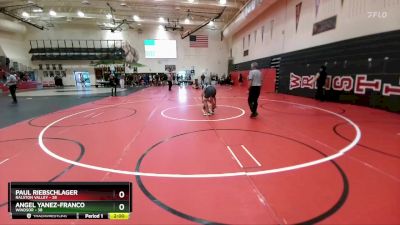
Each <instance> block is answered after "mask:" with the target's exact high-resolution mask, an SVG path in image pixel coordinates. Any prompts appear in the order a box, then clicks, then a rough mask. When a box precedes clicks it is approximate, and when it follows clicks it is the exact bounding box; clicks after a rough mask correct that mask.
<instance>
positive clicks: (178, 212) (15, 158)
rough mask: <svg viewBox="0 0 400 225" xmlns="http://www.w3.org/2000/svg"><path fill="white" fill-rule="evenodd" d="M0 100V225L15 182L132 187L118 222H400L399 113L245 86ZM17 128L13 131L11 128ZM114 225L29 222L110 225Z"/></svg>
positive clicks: (48, 221)
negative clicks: (207, 100) (209, 101)
mask: <svg viewBox="0 0 400 225" xmlns="http://www.w3.org/2000/svg"><path fill="white" fill-rule="evenodd" d="M124 93H125V94H124V96H118V97H106V96H105V95H98V96H95V95H94V96H91V97H90V96H89V97H88V96H87V97H83V96H80V95H78V96H55V97H34V98H32V99H27V98H26V97H21V98H20V99H19V104H18V105H17V106H14V105H11V104H9V102H10V101H11V99H10V98H9V97H6V96H3V97H1V98H0V102H1V104H2V107H1V109H0V116H1V124H0V125H1V127H3V128H2V129H0V193H3V194H2V195H0V206H1V208H0V221H1V224H25V223H26V221H24V220H14V221H13V220H11V219H10V218H9V215H8V212H7V195H6V194H4V193H7V183H8V182H10V181H49V182H59V181H85V182H86V181H105V182H106V181H130V182H132V183H133V184H134V186H133V212H132V214H131V218H130V219H129V220H127V221H118V222H117V223H118V224H196V223H200V224H294V223H296V224H301V223H303V224H314V223H321V224H399V223H400V213H399V208H400V201H399V199H400V114H395V113H390V112H386V111H383V110H377V109H371V108H366V107H361V106H355V105H345V104H339V103H332V102H317V101H315V100H314V99H308V98H302V97H296V96H289V95H282V94H274V93H262V96H261V97H260V100H259V110H258V111H259V116H258V117H257V118H255V119H251V118H250V117H249V115H250V114H249V110H248V106H247V90H246V88H245V87H228V86H218V87H217V109H216V114H215V115H213V116H203V114H202V112H201V99H200V96H201V91H200V90H195V89H192V88H191V87H178V86H174V87H173V90H172V91H171V92H169V91H168V88H167V87H166V86H165V87H150V88H145V89H141V90H131V91H130V92H129V91H127V92H124ZM16 122H18V123H16ZM109 222H110V221H97V220H96V221H87V220H85V221H79V220H76V221H75V220H74V221H65V220H64V221H53V220H46V221H45V222H43V221H31V223H32V224H43V223H45V224H108V223H109Z"/></svg>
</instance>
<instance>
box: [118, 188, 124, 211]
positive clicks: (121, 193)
mask: <svg viewBox="0 0 400 225" xmlns="http://www.w3.org/2000/svg"><path fill="white" fill-rule="evenodd" d="M118 197H119V198H121V199H123V198H124V197H125V192H123V191H120V192H119V193H118ZM118 208H119V210H121V211H123V210H124V209H125V205H124V204H122V203H121V204H119V206H118Z"/></svg>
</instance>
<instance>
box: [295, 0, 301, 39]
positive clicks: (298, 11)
mask: <svg viewBox="0 0 400 225" xmlns="http://www.w3.org/2000/svg"><path fill="white" fill-rule="evenodd" d="M301 5H302V2H300V3H299V4H297V5H296V32H297V28H298V26H299V20H300V13H301Z"/></svg>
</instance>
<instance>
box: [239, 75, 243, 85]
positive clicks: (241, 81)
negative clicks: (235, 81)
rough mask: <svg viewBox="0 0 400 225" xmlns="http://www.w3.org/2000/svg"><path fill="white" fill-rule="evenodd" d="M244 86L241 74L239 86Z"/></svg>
mask: <svg viewBox="0 0 400 225" xmlns="http://www.w3.org/2000/svg"><path fill="white" fill-rule="evenodd" d="M242 84H243V75H242V74H239V86H242Z"/></svg>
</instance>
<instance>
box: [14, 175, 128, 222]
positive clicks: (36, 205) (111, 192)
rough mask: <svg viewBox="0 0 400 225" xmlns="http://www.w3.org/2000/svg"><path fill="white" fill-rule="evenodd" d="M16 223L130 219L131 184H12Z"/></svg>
mask: <svg viewBox="0 0 400 225" xmlns="http://www.w3.org/2000/svg"><path fill="white" fill-rule="evenodd" d="M8 212H10V215H11V217H12V218H13V219H117V220H121V219H129V215H130V213H131V212H132V183H130V182H75V183H71V182H51V183H47V182H10V183H8Z"/></svg>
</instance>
